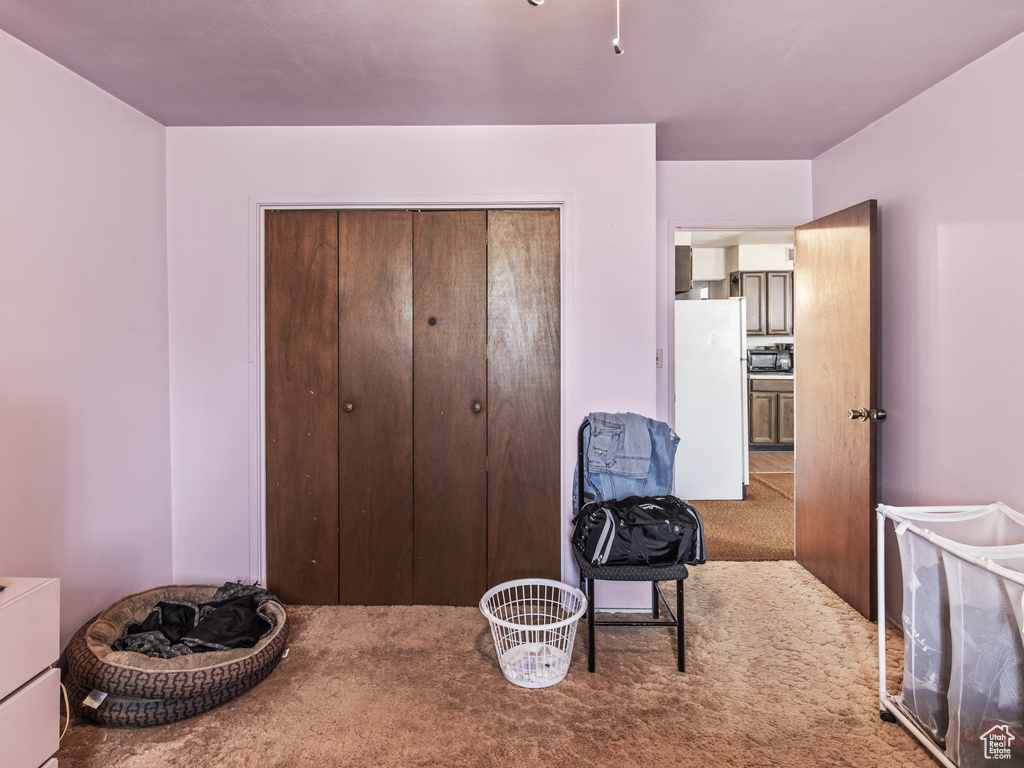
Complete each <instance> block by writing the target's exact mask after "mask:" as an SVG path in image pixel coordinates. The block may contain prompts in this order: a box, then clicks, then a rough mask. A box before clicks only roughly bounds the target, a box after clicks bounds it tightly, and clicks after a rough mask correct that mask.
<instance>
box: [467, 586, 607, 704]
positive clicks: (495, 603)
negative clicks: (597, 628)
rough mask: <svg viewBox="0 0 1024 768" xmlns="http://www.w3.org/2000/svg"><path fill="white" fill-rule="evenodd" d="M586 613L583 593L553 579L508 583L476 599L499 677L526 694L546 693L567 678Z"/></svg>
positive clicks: (585, 601) (585, 600)
mask: <svg viewBox="0 0 1024 768" xmlns="http://www.w3.org/2000/svg"><path fill="white" fill-rule="evenodd" d="M586 610H587V598H586V596H585V595H584V594H583V592H582V591H581V590H579V589H576V588H575V587H570V586H569V585H568V584H563V583H562V582H560V581H552V580H551V579H517V580H515V581H506V582H505V583H504V584H499V585H498V586H496V587H494V588H492V589H490V590H488V591H487V594H485V595H484V596H483V597H482V598H481V599H480V611H481V613H483V615H484V616H486V617H487V621H488V622H489V623H490V625H491V637H493V638H494V649H495V650H496V651H497V653H498V665H499V666H500V667H501V672H502V674H503V675H505V677H506V678H507V679H508V681H509V682H511V683H515V684H516V685H519V686H522V687H524V688H546V687H548V686H550V685H554V684H555V683H557V682H558V681H559V680H561V679H562V678H564V677H565V675H566V673H568V671H569V661H570V659H571V658H572V647H573V643H574V641H575V639H576V625H577V624H578V623H579V620H580V617H581V616H582V615H583V614H584V613H585V612H586Z"/></svg>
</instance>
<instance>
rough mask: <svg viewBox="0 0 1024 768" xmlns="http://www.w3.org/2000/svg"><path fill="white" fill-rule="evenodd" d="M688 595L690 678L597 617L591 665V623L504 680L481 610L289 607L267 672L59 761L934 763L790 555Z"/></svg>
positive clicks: (65, 750)
mask: <svg viewBox="0 0 1024 768" xmlns="http://www.w3.org/2000/svg"><path fill="white" fill-rule="evenodd" d="M686 608H687V613H686V628H687V638H686V648H687V662H688V671H687V672H686V673H685V674H682V673H679V672H676V670H675V655H674V643H673V635H672V633H671V631H670V630H667V629H620V628H615V629H604V628H598V640H597V673H596V674H590V673H588V672H587V667H586V636H585V631H583V632H581V633H580V634H579V635H578V637H577V643H576V651H575V654H574V660H573V663H572V667H571V668H570V670H569V674H568V677H567V678H566V679H565V680H563V681H562V682H560V683H558V684H557V685H555V686H554V687H552V688H548V689H543V690H527V689H523V688H519V687H516V686H514V685H511V684H510V683H508V682H507V681H506V680H505V679H504V677H502V675H501V673H500V671H499V670H498V667H497V663H496V658H495V651H494V646H493V644H492V641H491V637H490V633H489V630H488V627H487V623H486V621H485V620H484V618H483V617H482V616H481V615H480V613H479V611H477V610H476V609H475V608H437V607H424V606H414V607H387V608H363V607H295V608H289V614H290V616H291V618H292V621H293V622H294V629H293V633H292V637H291V640H290V652H289V655H288V657H287V658H286V659H285V660H284V661H282V663H281V665H280V666H279V667H278V668H277V670H276V671H275V672H274V673H273V674H272V675H271V676H270V677H269V678H268V679H267V680H266V681H265V682H263V683H262V684H261V685H259V686H257V687H256V688H255V689H253V690H252V691H250V692H249V693H247V694H245V695H244V696H242V697H240V698H239V699H236V700H235V701H233V702H230V703H228V704H226V705H224V706H223V707H221V708H219V709H217V710H214V711H212V712H209V713H207V714H205V715H201V716H199V717H196V718H193V719H191V720H187V721H184V722H181V723H177V724H174V725H169V726H163V727H158V728H150V729H140V730H126V729H107V728H101V727H98V726H94V725H90V724H85V723H81V722H75V723H73V724H72V727H71V729H70V731H69V732H68V735H67V736H66V737H65V739H64V743H63V746H62V747H61V750H60V752H59V753H58V757H59V760H60V766H61V768H101V767H102V768H164V767H166V766H182V767H184V766H189V767H194V766H199V767H200V768H236V767H237V768H250V767H252V768H256V767H257V766H259V767H260V768H263V767H266V766H318V767H321V766H359V767H361V766H384V767H388V766H395V767H398V766H401V767H403V768H405V767H407V766H488V767H489V766H495V767H498V766H501V767H504V766H557V767H558V768H569V767H570V766H572V767H575V766H594V767H595V768H596V767H600V766H656V767H657V766H666V767H667V766H673V768H676V767H679V768H688V767H692V768H698V767H701V768H703V767H706V766H766V767H775V766H777V767H778V768H812V767H813V768H818V767H819V766H853V767H856V768H867V767H868V766H872V767H874V766H879V767H880V766H900V767H904V766H911V767H918V766H919V767H921V768H924V767H928V768H932V766H933V765H934V763H933V762H932V760H931V758H930V757H929V756H928V754H927V753H926V752H925V751H924V750H923V749H922V748H921V747H920V746H919V745H917V744H916V743H915V742H914V741H913V740H912V739H911V738H910V737H909V736H908V735H907V734H906V733H905V732H904V731H903V730H902V729H901V728H900V727H899V726H898V725H894V724H890V723H884V722H882V721H881V720H880V719H879V717H878V702H877V692H876V685H877V683H876V680H877V655H876V653H877V652H876V647H877V646H876V642H877V640H876V635H875V627H874V625H872V624H870V623H869V622H867V621H865V620H864V619H862V618H861V617H860V616H859V615H858V614H857V613H855V612H854V611H853V610H852V609H850V608H849V607H848V606H846V605H845V604H844V603H842V602H841V601H840V600H839V599H838V598H836V597H835V596H834V595H833V594H832V593H831V592H829V591H828V590H827V589H826V588H824V587H823V586H821V585H820V584H819V583H818V582H817V581H815V580H814V579H813V578H812V577H811V576H810V575H809V574H808V573H807V572H806V571H805V570H804V569H803V568H801V567H800V566H799V565H797V564H796V563H793V562H774V563H767V562H760V563H758V562H751V563H728V562H712V563H709V564H708V565H706V566H702V567H696V568H694V569H693V573H692V576H691V578H690V579H689V580H688V581H687V588H686ZM584 629H585V628H584Z"/></svg>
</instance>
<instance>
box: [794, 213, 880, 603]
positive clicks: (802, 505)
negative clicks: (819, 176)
mask: <svg viewBox="0 0 1024 768" xmlns="http://www.w3.org/2000/svg"><path fill="white" fill-rule="evenodd" d="M794 265H795V275H794V302H795V303H794V306H795V315H796V322H795V336H794V345H795V350H796V365H795V366H794V367H795V371H794V374H795V376H794V378H795V380H796V381H795V383H796V446H795V450H796V480H795V506H796V559H797V561H798V562H799V563H800V564H801V565H803V566H804V567H805V568H807V570H809V571H810V572H811V573H813V574H814V575H815V576H816V577H817V578H819V579H820V580H821V581H822V582H823V583H824V584H825V585H826V586H827V587H829V588H830V589H832V590H833V591H834V592H835V593H836V594H837V595H839V596H840V597H841V598H843V599H844V600H845V601H846V602H848V603H849V604H850V605H851V606H853V607H854V608H855V609H856V610H857V611H859V612H860V613H861V614H862V615H864V616H865V617H867V618H869V619H874V617H875V594H876V592H875V579H876V576H875V514H874V510H875V505H876V452H875V437H876V429H877V423H878V421H880V420H882V419H884V418H885V412H884V411H880V410H877V409H878V404H877V365H876V346H877V339H878V322H877V314H878V311H877V307H878V290H877V286H878V269H879V265H878V209H877V203H876V201H874V200H869V201H867V202H864V203H861V204H859V205H855V206H853V207H852V208H847V209H846V210H844V211H840V212H838V213H834V214H832V215H830V216H826V217H824V218H822V219H818V220H816V221H812V222H811V223H809V224H805V225H804V226H802V227H798V228H797V230H796V256H795V261H794Z"/></svg>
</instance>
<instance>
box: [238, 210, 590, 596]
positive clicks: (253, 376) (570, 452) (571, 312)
mask: <svg viewBox="0 0 1024 768" xmlns="http://www.w3.org/2000/svg"><path fill="white" fill-rule="evenodd" d="M286 208H294V209H306V210H309V209H317V208H320V209H338V210H352V209H366V210H370V209H372V210H383V209H405V208H413V209H452V208H557V209H558V210H559V214H560V215H559V223H560V226H561V249H562V250H561V262H562V263H561V338H560V347H561V409H562V411H561V420H562V426H561V478H562V482H561V492H560V495H559V501H560V515H561V517H560V519H561V535H562V541H561V553H562V560H561V570H562V580H563V581H567V582H574V581H575V579H576V578H577V576H576V568H575V563H574V561H573V558H572V551H571V550H570V547H569V535H570V533H571V530H572V526H571V522H570V521H571V518H572V501H571V494H570V493H568V492H567V489H568V488H569V486H570V485H572V473H573V470H574V468H575V466H576V425H574V424H572V423H570V421H569V419H570V418H571V414H573V413H575V412H576V409H575V407H574V393H575V391H576V386H575V363H574V361H575V359H576V355H575V340H576V334H575V327H574V317H575V308H574V303H575V302H574V295H575V294H574V284H573V276H574V252H573V244H574V241H575V237H574V235H575V226H576V219H575V213H574V210H573V201H572V194H571V193H567V192H561V193H552V194H512V195H459V196H455V197H451V196H444V195H435V196H430V195H428V196H416V195H413V196H378V197H368V198H363V199H351V198H348V199H345V198H339V197H316V196H313V197H302V198H296V197H266V196H250V197H249V249H248V250H249V254H248V260H249V289H248V290H249V293H248V296H249V357H248V380H249V406H248V410H249V531H248V537H249V582H250V583H257V582H258V583H260V584H263V585H265V584H266V575H267V546H266V442H265V440H266V399H265V398H266V356H265V346H264V334H263V328H264V320H265V303H264V298H265V292H264V279H265V276H264V269H263V268H264V248H265V240H264V227H263V222H264V218H265V217H264V212H265V211H267V210H270V209H275V210H280V209H286Z"/></svg>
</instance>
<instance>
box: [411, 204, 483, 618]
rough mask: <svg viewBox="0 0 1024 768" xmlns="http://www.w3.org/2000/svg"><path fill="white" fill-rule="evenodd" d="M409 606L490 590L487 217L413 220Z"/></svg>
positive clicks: (466, 214)
mask: <svg viewBox="0 0 1024 768" xmlns="http://www.w3.org/2000/svg"><path fill="white" fill-rule="evenodd" d="M413 278H414V282H415V287H414V294H413V296H414V298H413V370H414V375H415V382H416V384H415V389H414V395H413V397H414V407H413V412H414V417H413V418H414V423H415V427H414V435H415V447H414V454H415V456H414V462H413V466H414V469H413V471H414V488H415V491H414V498H415V510H416V513H415V571H416V574H415V583H416V586H415V602H416V603H419V604H427V605H476V604H477V602H478V601H479V600H480V598H481V596H482V595H483V593H484V592H485V591H486V585H487V474H486V473H487V362H486V354H487V349H486V343H487V342H486V339H487V214H486V212H485V211H424V212H418V213H416V214H414V217H413Z"/></svg>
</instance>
